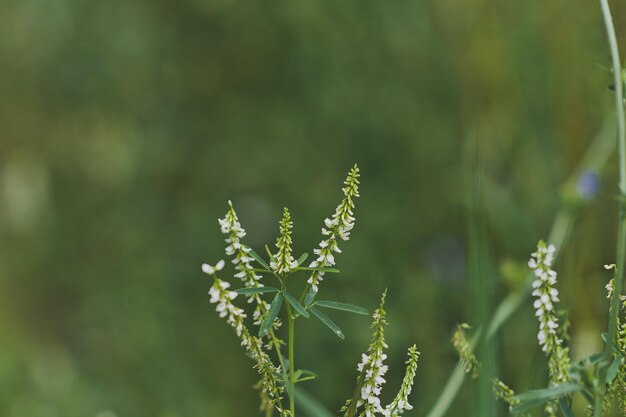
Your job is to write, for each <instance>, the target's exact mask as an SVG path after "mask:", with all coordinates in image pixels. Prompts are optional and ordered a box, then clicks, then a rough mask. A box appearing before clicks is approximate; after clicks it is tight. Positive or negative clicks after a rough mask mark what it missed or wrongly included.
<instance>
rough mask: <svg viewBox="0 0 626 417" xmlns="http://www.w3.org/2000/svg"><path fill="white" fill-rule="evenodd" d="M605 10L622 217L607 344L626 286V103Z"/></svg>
mask: <svg viewBox="0 0 626 417" xmlns="http://www.w3.org/2000/svg"><path fill="white" fill-rule="evenodd" d="M600 7H601V8H602V16H603V18H604V25H605V27H606V34H607V37H608V39H609V46H610V49H611V61H612V62H613V78H614V83H615V115H616V116H617V141H618V148H619V192H620V199H619V214H618V216H619V217H618V225H619V231H618V237H617V255H616V268H615V291H614V292H613V298H612V299H611V309H610V314H609V324H608V329H607V333H608V340H614V339H615V335H616V333H617V315H618V313H619V300H620V296H621V294H622V289H623V283H624V250H625V249H626V218H625V216H624V212H625V207H624V197H625V196H626V128H625V125H626V123H625V121H624V99H623V84H622V69H621V65H620V58H619V49H618V47H617V38H616V36H615V28H614V27H613V19H612V17H611V9H610V8H609V3H608V1H607V0H600ZM604 351H605V353H606V354H607V356H608V355H610V354H611V345H610V343H607V344H606V346H605V350H604Z"/></svg>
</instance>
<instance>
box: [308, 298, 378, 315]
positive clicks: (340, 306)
mask: <svg viewBox="0 0 626 417" xmlns="http://www.w3.org/2000/svg"><path fill="white" fill-rule="evenodd" d="M315 305H317V306H320V307H326V308H332V309H334V310H341V311H348V312H350V313H355V314H362V315H364V316H368V315H369V313H368V312H367V310H366V309H364V308H363V307H359V306H355V305H352V304H346V303H340V302H337V301H317V302H316V303H315Z"/></svg>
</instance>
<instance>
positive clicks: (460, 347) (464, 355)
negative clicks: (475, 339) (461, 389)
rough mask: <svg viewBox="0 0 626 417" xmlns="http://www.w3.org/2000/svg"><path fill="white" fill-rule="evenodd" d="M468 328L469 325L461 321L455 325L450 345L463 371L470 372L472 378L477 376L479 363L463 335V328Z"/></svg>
mask: <svg viewBox="0 0 626 417" xmlns="http://www.w3.org/2000/svg"><path fill="white" fill-rule="evenodd" d="M469 328H470V326H469V324H467V323H461V324H459V325H458V326H457V328H456V331H455V332H454V334H453V335H452V346H454V348H455V349H456V351H457V353H458V354H459V358H460V359H461V364H462V365H463V370H464V371H465V373H466V374H470V375H471V376H472V378H477V377H478V373H479V371H480V363H479V362H478V359H477V358H476V355H474V353H473V352H472V348H471V347H470V345H469V342H468V341H467V337H466V336H465V330H468V329H469Z"/></svg>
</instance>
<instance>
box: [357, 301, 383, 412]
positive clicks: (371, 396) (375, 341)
mask: <svg viewBox="0 0 626 417" xmlns="http://www.w3.org/2000/svg"><path fill="white" fill-rule="evenodd" d="M386 296H387V292H386V291H385V293H383V296H382V299H381V301H380V306H379V307H378V308H377V309H376V310H375V311H374V314H373V315H372V317H373V319H374V322H373V323H372V327H374V334H373V336H372V341H371V342H370V345H369V347H368V348H367V354H363V355H362V356H361V362H360V363H359V365H358V366H357V369H358V370H359V372H361V375H362V377H363V385H362V386H361V393H360V394H361V395H360V396H359V398H358V400H357V403H356V408H357V409H358V408H359V407H361V406H363V412H362V413H361V414H360V416H365V417H374V416H375V415H376V413H383V412H384V409H383V407H382V406H381V404H380V399H379V398H378V396H379V395H380V391H381V389H382V385H383V384H384V383H385V382H386V381H385V378H383V377H384V376H385V374H386V373H387V369H388V367H387V365H385V364H384V361H385V359H387V355H386V354H385V353H384V350H385V349H386V348H387V343H386V342H385V329H384V326H385V325H386V324H387V322H386V320H385V316H386V313H385V309H384V305H385V298H386Z"/></svg>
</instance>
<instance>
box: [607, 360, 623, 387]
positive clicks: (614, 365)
mask: <svg viewBox="0 0 626 417" xmlns="http://www.w3.org/2000/svg"><path fill="white" fill-rule="evenodd" d="M621 363H622V356H621V355H617V356H615V359H613V362H612V363H611V366H610V367H609V369H608V371H606V381H605V383H606V384H610V383H611V382H613V379H614V378H615V376H616V375H617V370H618V369H619V366H620V365H621Z"/></svg>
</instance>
